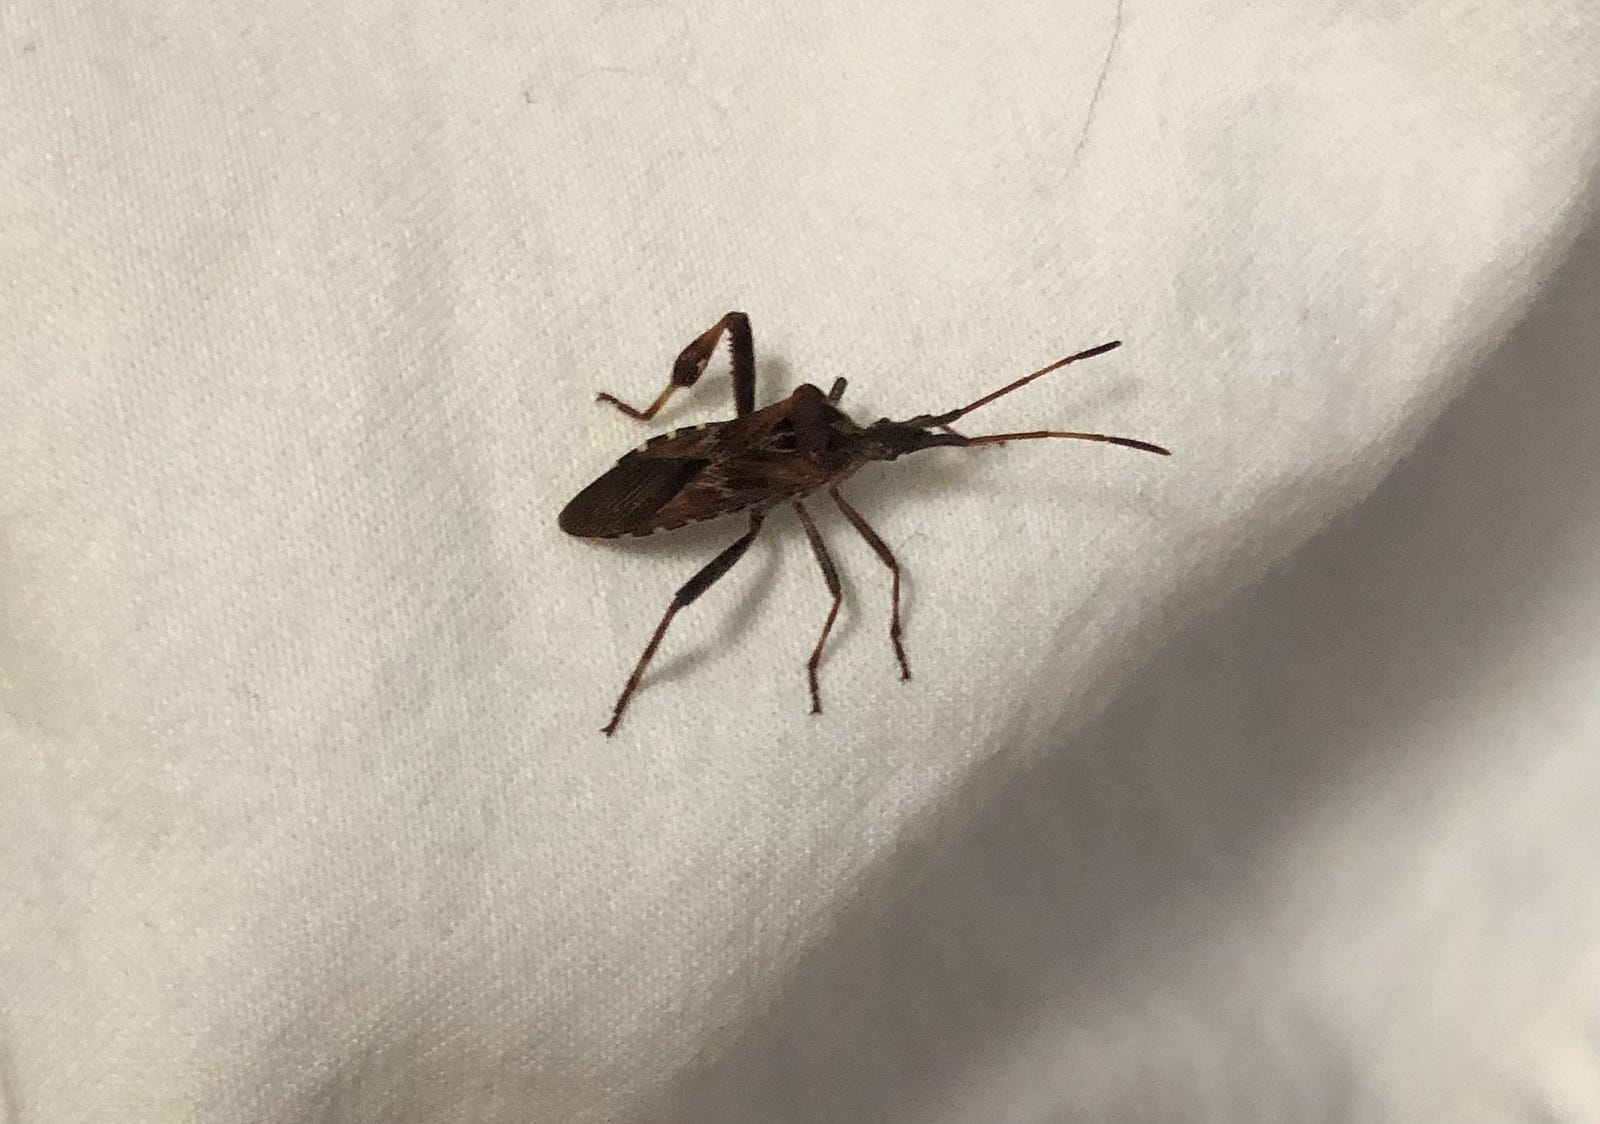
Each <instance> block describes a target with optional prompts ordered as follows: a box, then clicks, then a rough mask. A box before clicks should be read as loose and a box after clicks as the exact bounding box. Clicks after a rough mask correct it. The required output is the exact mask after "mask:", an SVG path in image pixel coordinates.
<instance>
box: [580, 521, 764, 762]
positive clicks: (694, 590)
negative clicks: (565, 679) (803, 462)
mask: <svg viewBox="0 0 1600 1124" xmlns="http://www.w3.org/2000/svg"><path fill="white" fill-rule="evenodd" d="M764 515H765V512H754V513H752V514H751V516H750V529H749V530H748V531H746V532H745V533H744V534H743V535H741V536H739V538H737V539H735V540H734V541H733V542H732V543H731V544H729V546H728V547H727V548H726V549H724V550H723V552H722V553H721V554H719V555H717V556H716V557H715V558H713V559H712V560H711V561H710V562H707V563H706V564H705V565H704V566H703V567H701V569H700V571H699V572H698V573H696V574H695V576H694V577H692V578H690V579H689V580H688V581H686V582H684V583H683V587H682V588H681V589H679V590H678V592H677V593H675V594H673V595H672V604H670V605H668V606H667V611H666V614H665V615H664V616H662V618H661V623H660V624H658V625H656V630H655V632H654V633H653V634H652V635H651V637H650V643H648V644H646V645H645V648H644V654H643V655H642V656H640V657H639V662H638V663H636V664H635V665H634V667H633V674H632V675H630V676H628V682H627V685H626V686H624V687H623V688H622V694H620V695H618V696H617V705H616V707H615V708H614V709H613V710H612V711H611V721H610V722H607V723H606V724H605V725H604V726H602V727H601V728H600V730H601V733H603V734H605V736H606V737H608V738H609V737H610V736H611V735H612V734H614V733H616V732H617V723H619V722H621V721H622V712H623V710H624V709H625V708H626V707H627V705H628V700H629V699H630V698H632V697H633V692H634V691H635V690H636V689H637V688H638V686H639V680H640V679H641V678H642V677H643V676H644V669H645V667H646V666H648V665H649V663H650V658H651V657H652V656H654V655H655V654H656V649H657V648H659V647H660V646H661V638H662V637H663V636H665V635H666V634H667V626H668V625H669V624H671V623H672V618H673V617H675V616H677V614H678V610H679V609H682V608H683V607H684V606H686V605H690V604H692V603H693V602H694V600H695V598H697V597H699V596H700V595H701V594H702V593H704V592H705V591H706V590H708V589H710V588H711V587H712V586H713V585H715V584H716V583H717V579H718V578H720V577H722V576H723V575H724V574H726V573H727V572H728V571H729V570H731V569H733V565H734V563H735V562H737V561H739V559H741V558H743V557H744V552H745V551H747V550H749V549H750V544H751V543H752V542H754V541H755V537H756V532H757V531H759V530H761V520H762V517H763V516H764Z"/></svg>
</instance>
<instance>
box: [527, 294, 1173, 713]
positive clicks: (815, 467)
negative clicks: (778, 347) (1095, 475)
mask: <svg viewBox="0 0 1600 1124" xmlns="http://www.w3.org/2000/svg"><path fill="white" fill-rule="evenodd" d="M724 332H726V333H727V334H728V337H729V340H730V341H731V344H732V351H733V406H734V414H735V416H734V418H733V419H732V420H730V421H720V422H708V423H706V424H704V425H693V426H689V427H688V428H686V429H677V430H674V431H672V432H671V433H663V434H659V435H658V436H655V437H652V438H650V440H648V441H646V442H645V443H644V444H643V445H640V446H639V447H638V448H637V449H635V450H633V452H631V453H628V454H626V455H625V456H623V458H622V459H621V460H619V461H618V462H617V463H616V464H615V465H614V466H612V468H611V469H610V470H609V471H607V472H606V473H604V474H603V475H602V476H601V477H600V478H599V479H598V480H596V481H595V482H594V483H592V484H590V485H589V486H588V487H587V488H585V489H584V490H583V491H581V492H579V493H578V494H577V496H575V497H574V498H573V500H572V502H571V503H569V504H567V506H566V507H565V508H564V509H563V510H562V512H561V515H560V518H559V519H558V522H559V524H560V526H561V529H562V530H563V531H565V532H566V533H567V534H569V535H575V536H577V537H578V538H585V539H609V538H618V537H620V536H623V535H653V534H656V533H657V532H659V531H671V530H674V529H676V528H678V527H682V526H685V525H687V524H689V523H698V522H701V521H702V520H706V519H712V518H715V517H717V516H719V515H732V514H735V513H737V512H744V513H746V515H747V517H748V519H749V529H748V530H746V531H745V533H744V534H742V535H740V536H739V538H737V539H735V540H734V541H733V543H731V544H730V545H729V546H728V547H726V548H725V549H724V550H723V551H722V553H721V554H719V555H717V556H716V557H715V558H713V559H712V560H711V561H710V562H708V563H706V565H705V566H704V567H703V568H702V569H701V570H700V571H699V572H698V573H697V574H695V575H694V577H692V578H690V579H689V580H688V581H687V582H686V583H684V585H683V587H682V588H681V589H679V590H678V592H677V593H676V594H674V595H673V597H672V603H671V604H670V605H668V606H667V611H666V615H664V616H663V617H662V618H661V623H660V624H658V625H656V630H655V632H654V634H653V635H651V637H650V642H649V643H648V644H646V645H645V648H644V654H643V655H641V656H640V657H639V662H638V663H637V664H635V665H634V668H633V673H632V674H631V675H629V676H628V682H627V684H626V685H625V686H624V687H623V688H622V694H621V695H619V696H618V697H617V702H616V706H615V708H614V709H613V710H612V712H611V721H609V722H607V723H606V724H605V726H604V727H602V732H603V733H605V734H606V736H608V737H609V736H610V735H611V734H613V733H615V732H616V729H617V723H618V722H620V721H621V720H622V712H623V710H624V709H626V708H627V705H628V700H629V699H630V698H632V697H633V692H634V691H635V690H636V689H637V688H638V686H639V679H640V677H641V676H642V675H643V674H644V669H645V667H646V666H647V665H648V664H649V663H650V658H651V657H652V656H654V655H655V654H656V648H658V647H659V646H660V644H661V638H662V636H664V635H666V631H667V626H668V625H669V624H671V623H672V618H673V617H674V616H676V615H677V613H678V610H680V609H682V608H684V607H685V606H687V605H689V604H690V603H691V602H692V601H694V599H695V598H697V597H699V596H700V595H701V594H702V593H704V592H705V591H706V590H708V589H710V588H711V587H712V586H713V585H714V584H716V581H717V579H718V578H720V577H722V576H723V575H724V574H726V573H727V572H728V571H729V570H731V569H732V568H733V565H734V563H735V562H737V561H739V559H740V558H742V557H744V553H745V551H746V550H748V549H749V547H750V544H751V542H753V541H754V540H755V537H756V532H758V531H759V530H760V529H761V521H762V520H763V519H765V518H766V516H767V514H768V513H769V512H770V511H771V510H772V509H773V508H775V507H777V506H778V505H779V504H783V503H788V504H790V505H792V506H793V507H794V510H795V514H796V515H798V516H799V517H800V525H801V527H803V528H804V529H805V532H806V538H808V539H809V540H811V551H812V553H813V554H815V555H816V558H817V565H818V566H820V567H821V568H822V579H823V581H825V582H826V583H827V585H828V592H829V593H831V594H832V595H833V605H832V606H831V607H830V608H829V609H828V617H827V620H825V621H823V623H822V635H821V636H819V637H818V638H817V644H816V647H815V648H813V649H812V651H811V658H810V659H809V660H808V661H807V662H806V683H807V686H808V687H809V688H810V691H811V713H813V714H817V713H820V712H821V710H822V701H821V697H820V696H819V694H818V692H817V665H818V664H819V663H820V662H821V660H822V647H823V645H824V644H826V643H827V641H828V633H829V631H831V630H832V628H833V622H834V618H835V617H837V616H838V615H839V605H840V602H841V601H843V599H844V595H843V594H842V593H841V592H840V589H839V572H838V571H837V570H836V569H835V568H834V565H833V558H832V557H831V556H830V555H829V554H828V548H827V546H826V545H825V544H824V543H823V541H822V536H821V534H819V533H818V531H817V525H816V524H815V523H814V522H812V519H811V515H810V513H809V512H807V511H806V509H805V505H804V504H802V503H801V502H800V501H801V499H802V497H804V496H808V495H810V494H811V493H813V492H816V491H818V490H819V489H822V488H826V489H827V490H828V496H829V498H830V499H832V500H833V502H834V503H835V504H836V505H837V506H838V508H839V510H840V511H841V512H843V513H844V517H845V518H846V519H848V520H849V521H850V523H851V524H852V525H853V526H854V527H855V529H856V530H857V531H859V532H860V533H861V537H862V538H864V539H866V540H867V545H868V546H870V547H871V548H872V549H873V551H874V553H876V554H877V556H878V557H879V558H880V559H882V560H883V564H884V565H885V566H887V567H888V568H889V573H890V575H891V598H892V601H891V608H890V613H889V643H890V644H891V645H893V646H894V655H895V659H896V660H897V661H899V664H900V678H901V679H910V678H911V668H910V666H909V665H908V664H907V663H906V653H905V648H904V646H903V645H902V644H901V643H900V564H899V563H898V562H897V561H895V557H894V554H893V553H891V552H890V550H889V546H888V544H887V543H885V542H884V541H883V540H882V539H881V538H879V537H878V534H877V532H876V531H874V530H873V529H872V528H871V527H870V526H868V525H867V521H866V520H865V519H863V518H862V517H861V513H860V512H858V511H857V510H856V509H855V508H853V507H851V506H850V504H849V503H847V502H846V501H845V498H844V496H842V495H840V494H839V484H840V483H841V482H842V481H844V479H845V478H846V477H848V476H849V475H850V474H851V473H853V472H855V471H856V470H857V469H858V468H860V467H861V466H862V465H864V464H867V463H868V462H870V461H892V460H894V459H896V458H897V457H902V456H905V455H906V454H907V453H915V452H918V451H919V450H922V449H935V448H942V447H946V446H954V447H957V448H967V447H969V446H973V445H998V444H1001V443H1003V442H1006V441H1031V440H1034V439H1037V438H1043V437H1065V438H1071V439H1073V440H1077V441H1105V442H1109V443H1110V444H1113V445H1123V446H1126V447H1127V448H1130V449H1143V450H1144V451H1145V452H1147V453H1159V454H1161V455H1162V456H1168V455H1170V454H1169V453H1168V451H1167V450H1166V449H1163V448H1162V447H1161V446H1160V445H1152V444H1151V443H1150V442H1148V441H1136V440H1134V439H1133V438H1131V437H1110V436H1107V435H1106V434H1103V433H1074V432H1066V431H1062V430H1049V429H1037V430H1029V431H1027V432H1022V433H991V434H988V435H985V436H982V437H966V436H964V435H962V434H960V433H957V432H956V431H955V430H953V429H951V428H950V423H951V422H953V421H956V420H958V419H959V418H961V417H964V416H965V415H967V414H970V413H971V412H972V411H974V410H976V409H977V408H978V407H980V406H984V405H987V404H988V403H990V402H993V401H994V400H995V399H996V398H999V397H1000V396H1001V395H1005V394H1010V393H1011V392H1012V391H1013V390H1016V389H1018V388H1019V387H1023V386H1026V385H1027V384H1028V383H1030V382H1032V381H1033V380H1034V379H1037V378H1039V377H1041V376H1043V375H1047V374H1049V373H1050V372H1051V371H1054V370H1057V369H1058V368H1061V367H1065V366H1066V365H1067V364H1068V363H1076V362H1077V361H1078V360H1080V359H1090V358H1093V357H1094V356H1096V355H1104V354H1105V353H1106V352H1108V351H1111V350H1112V349H1114V348H1117V347H1120V346H1121V344H1122V341H1121V340H1113V341H1111V342H1110V343H1103V344H1101V345H1100V346H1099V347H1091V348H1090V349H1089V350H1088V351H1080V352H1078V353H1077V354H1076V355H1069V356H1067V357H1066V358H1065V359H1060V360H1057V361H1056V362H1054V363H1052V364H1050V365H1049V366H1048V367H1041V368H1040V369H1039V370H1037V371H1035V372H1033V374H1031V375H1026V376H1024V377H1022V378H1020V379H1017V380H1016V381H1015V382H1012V383H1008V384H1006V385H1005V386H1003V387H1001V388H1000V389H999V390H996V391H994V392H993V393H991V394H985V395H984V396H983V397H982V398H979V399H978V400H977V401H976V402H972V403H970V404H968V405H966V406H963V407H961V408H960V409H959V410H949V411H946V412H945V413H942V414H919V415H917V416H916V417H914V418H908V419H907V420H905V421H890V420H889V419H888V418H880V419H879V420H878V421H875V422H873V423H872V424H871V425H859V424H857V423H856V422H855V421H853V420H851V418H850V417H849V416H848V415H846V414H845V413H844V412H843V411H842V410H840V409H839V408H838V402H839V398H840V396H841V395H843V394H844V388H845V380H844V379H842V378H841V379H838V380H836V381H835V382H834V384H833V387H832V389H831V390H829V391H828V393H827V394H823V393H822V391H821V390H818V389H817V388H816V387H815V386H812V385H811V384H810V383H801V384H800V385H799V386H797V387H795V389H794V393H792V394H790V395H789V397H787V398H785V399H784V400H783V401H781V402H774V403H773V404H772V405H770V406H764V407H762V408H761V409H759V410H758V409H756V408H755V397H756V367H755V345H754V342H753V341H752V339H751V336H750V319H749V317H747V316H746V315H745V314H744V313H742V312H730V313H728V314H727V315H726V316H724V317H723V318H722V319H721V320H718V321H717V322H716V323H715V324H713V325H712V326H711V327H710V328H709V329H707V330H706V331H705V332H704V333H702V334H701V335H700V336H698V337H696V339H695V340H694V341H693V342H692V343H690V344H689V346H688V347H685V348H684V349H683V351H682V352H681V353H680V354H679V355H678V358H677V361H676V362H674V363H673V365H672V377H671V380H670V381H669V382H668V383H667V386H666V389H664V390H663V391H662V392H661V393H660V394H659V395H657V396H656V400H655V401H654V402H652V403H650V405H649V406H648V407H646V408H645V409H643V410H640V409H636V408H635V407H633V406H630V405H628V404H627V403H626V402H623V401H622V400H621V399H618V398H616V397H614V396H613V395H610V394H607V393H605V392H604V391H602V392H601V393H600V394H599V395H598V396H597V399H596V400H597V401H600V402H608V403H610V404H611V405H613V406H615V407H616V408H617V409H619V410H621V411H622V412H623V413H624V414H627V415H628V416H629V417H631V418H636V419H638V420H639V421H649V420H650V419H652V418H654V417H655V416H656V412H657V411H658V410H660V409H661V407H662V406H663V405H664V404H665V403H666V401H667V399H668V398H670V397H671V396H672V394H673V392H674V391H676V390H677V389H678V388H679V387H690V386H693V385H694V384H695V382H696V381H697V380H698V379H699V378H700V375H701V374H702V373H703V372H704V371H705V369H706V363H707V361H708V360H710V358H711V355H712V353H713V352H714V351H715V350H716V347H717V343H718V341H720V340H721V338H722V335H723V333H724Z"/></svg>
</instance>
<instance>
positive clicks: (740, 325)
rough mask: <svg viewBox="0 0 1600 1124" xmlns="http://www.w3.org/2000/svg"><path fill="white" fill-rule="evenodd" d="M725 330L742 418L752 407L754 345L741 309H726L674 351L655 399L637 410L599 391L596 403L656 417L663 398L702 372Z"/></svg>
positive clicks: (690, 383)
mask: <svg viewBox="0 0 1600 1124" xmlns="http://www.w3.org/2000/svg"><path fill="white" fill-rule="evenodd" d="M723 332H727V333H728V339H729V342H730V345H731V349H732V351H733V407H734V412H735V414H737V415H738V416H739V417H741V418H742V417H744V416H745V415H746V414H748V413H750V412H751V411H752V410H754V409H755V408H756V346H755V340H754V338H753V337H752V336H751V334H750V318H749V317H748V316H746V315H745V314H744V313H742V312H730V313H728V314H727V315H726V316H724V317H723V318H722V319H721V320H718V321H717V322H716V323H715V324H713V325H711V327H709V328H707V329H706V330H705V331H704V332H701V333H700V335H698V336H696V337H695V338H694V339H693V340H692V341H690V343H689V346H688V347H686V348H684V349H683V350H682V351H681V352H679V353H678V358H677V359H676V360H675V361H674V362H673V364H672V378H671V381H669V382H668V383H667V385H666V388H665V389H664V390H662V392H661V393H660V394H658V395H657V396H656V400H655V401H654V402H652V403H650V405H649V406H647V407H646V408H645V409H643V410H641V409H638V408H637V407H635V406H630V405H628V404H627V403H626V402H624V401H622V399H620V398H618V397H617V396H616V395H614V394H609V393H607V392H606V391H603V390H602V391H601V392H600V393H599V394H597V395H595V401H596V402H609V403H610V404H611V405H613V406H615V407H616V408H617V409H619V410H621V411H622V412H623V413H624V414H627V415H628V416H629V417H630V418H636V419H637V420H639V421H649V420H650V419H651V418H653V417H655V416H656V413H657V412H658V411H659V410H660V409H661V407H662V406H664V405H666V402H667V399H668V398H671V397H672V395H673V393H674V392H675V391H676V390H677V389H678V388H679V387H689V386H693V385H694V384H695V383H696V382H698V381H699V380H700V376H701V375H702V374H704V373H705V369H706V364H707V363H709V362H710V361H711V356H712V354H713V353H714V352H715V351H716V350H717V343H718V341H720V340H721V339H722V333H723Z"/></svg>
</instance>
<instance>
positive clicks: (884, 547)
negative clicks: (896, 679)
mask: <svg viewBox="0 0 1600 1124" xmlns="http://www.w3.org/2000/svg"><path fill="white" fill-rule="evenodd" d="M828 495H830V496H832V497H833V502H834V503H836V504H838V505H839V510H840V511H842V512H844V517H845V518H846V519H848V520H850V522H851V523H852V524H853V525H854V526H855V529H856V530H858V531H860V532H861V537H862V538H864V539H866V540H867V545H868V546H870V547H871V548H872V549H873V551H874V552H875V553H876V554H877V556H878V557H879V558H880V559H882V560H883V564H884V565H885V566H887V567H889V572H890V573H891V574H893V575H894V584H893V589H894V608H893V610H892V611H891V612H890V615H889V643H891V644H893V645H894V658H895V659H897V660H899V661H900V678H901V679H910V678H911V667H910V665H909V664H907V663H906V650H905V648H904V647H903V646H901V644H900V563H898V562H896V561H895V559H894V555H893V554H892V553H891V552H890V550H889V544H888V543H886V542H884V541H883V540H882V539H880V538H879V537H878V532H876V531H874V530H873V529H872V528H871V527H869V526H868V525H867V521H866V520H865V519H863V518H861V513H860V512H859V511H857V510H856V509H855V508H853V507H851V506H850V505H849V504H848V503H847V502H845V498H844V497H843V496H841V495H840V494H839V489H838V487H832V488H829V489H828Z"/></svg>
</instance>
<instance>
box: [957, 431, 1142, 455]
mask: <svg viewBox="0 0 1600 1124" xmlns="http://www.w3.org/2000/svg"><path fill="white" fill-rule="evenodd" d="M1037 437H1072V438H1076V439H1077V440H1079V441H1104V442H1106V443H1107V444H1110V445H1124V446H1126V447H1128V448H1130V449H1143V450H1144V451H1145V452H1147V453H1160V454H1161V455H1162V456H1164V457H1170V456H1171V455H1172V450H1170V449H1163V448H1162V447H1161V446H1160V445H1155V444H1152V443H1151V442H1149V441H1140V440H1138V439H1137V438H1134V437H1112V436H1109V435H1108V434H1104V433H1067V432H1064V431H1062V430H1058V429H1034V430H1030V431H1029V432H1027V433H990V434H987V435H985V436H983V437H969V438H967V444H968V445H1003V444H1005V443H1006V442H1007V441H1032V440H1033V439H1035V438H1037Z"/></svg>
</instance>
